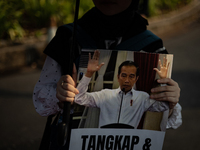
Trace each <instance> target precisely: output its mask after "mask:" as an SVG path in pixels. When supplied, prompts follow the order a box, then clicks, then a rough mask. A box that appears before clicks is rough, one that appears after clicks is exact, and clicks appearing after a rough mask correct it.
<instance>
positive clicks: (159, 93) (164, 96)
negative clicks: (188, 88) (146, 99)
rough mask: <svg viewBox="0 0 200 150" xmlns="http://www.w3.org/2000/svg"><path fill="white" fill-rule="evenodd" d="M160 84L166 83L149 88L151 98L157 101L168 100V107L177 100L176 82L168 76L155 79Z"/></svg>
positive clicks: (178, 90)
mask: <svg viewBox="0 0 200 150" xmlns="http://www.w3.org/2000/svg"><path fill="white" fill-rule="evenodd" d="M157 82H158V83H160V84H166V86H160V87H155V88H152V89H151V92H152V94H151V95H150V98H151V99H155V100H158V101H168V102H169V107H170V109H173V108H174V106H175V105H176V104H177V103H178V102H179V97H180V91H181V90H180V88H179V85H178V83H177V82H175V81H174V80H172V79H170V78H164V79H159V80H157Z"/></svg>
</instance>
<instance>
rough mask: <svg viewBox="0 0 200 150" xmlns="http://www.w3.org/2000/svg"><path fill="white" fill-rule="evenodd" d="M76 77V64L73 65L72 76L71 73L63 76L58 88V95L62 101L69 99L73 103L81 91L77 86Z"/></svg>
mask: <svg viewBox="0 0 200 150" xmlns="http://www.w3.org/2000/svg"><path fill="white" fill-rule="evenodd" d="M76 77H77V72H76V67H75V65H74V67H73V73H72V77H71V76H70V75H63V76H61V78H60V80H59V81H58V83H57V89H56V97H57V98H58V100H59V101H60V102H65V101H67V102H71V103H73V101H74V97H75V95H76V94H78V93H79V91H78V90H77V89H76V88H75V87H76Z"/></svg>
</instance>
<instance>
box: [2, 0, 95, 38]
mask: <svg viewBox="0 0 200 150" xmlns="http://www.w3.org/2000/svg"><path fill="white" fill-rule="evenodd" d="M93 6H94V5H93V2H92V0H84V1H81V2H80V9H79V17H81V16H82V15H83V14H84V13H85V12H86V11H87V10H89V9H90V8H92V7H93ZM74 8H75V0H0V10H1V11H0V22H1V24H0V39H2V38H4V39H11V40H15V39H20V38H22V37H23V36H25V35H26V34H28V33H29V32H31V31H36V30H38V29H41V28H46V27H49V25H50V19H51V18H52V17H53V18H54V19H55V20H56V22H57V25H58V26H59V25H61V24H66V23H70V22H73V19H74ZM36 33H37V32H36Z"/></svg>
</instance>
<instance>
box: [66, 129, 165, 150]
mask: <svg viewBox="0 0 200 150" xmlns="http://www.w3.org/2000/svg"><path fill="white" fill-rule="evenodd" d="M164 137H165V132H161V131H153V130H137V129H85V128H84V129H73V130H72V133H71V140H70V150H162V146H163V142H164Z"/></svg>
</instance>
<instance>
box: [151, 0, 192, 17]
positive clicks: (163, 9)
mask: <svg viewBox="0 0 200 150" xmlns="http://www.w3.org/2000/svg"><path fill="white" fill-rule="evenodd" d="M191 1H192V0H149V15H150V16H157V15H161V14H165V13H167V12H170V11H173V10H176V9H178V8H180V7H182V6H185V5H187V4H188V3H190V2H191Z"/></svg>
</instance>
